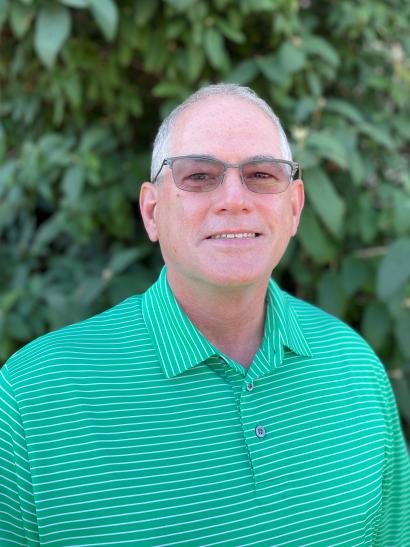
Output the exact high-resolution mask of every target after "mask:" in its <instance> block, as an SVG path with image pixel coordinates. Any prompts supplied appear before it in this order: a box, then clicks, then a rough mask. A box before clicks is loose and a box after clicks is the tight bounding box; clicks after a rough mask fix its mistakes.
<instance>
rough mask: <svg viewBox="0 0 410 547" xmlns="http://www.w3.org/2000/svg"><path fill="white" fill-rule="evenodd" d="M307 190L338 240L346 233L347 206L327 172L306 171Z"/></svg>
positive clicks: (315, 169)
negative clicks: (344, 225) (345, 216)
mask: <svg viewBox="0 0 410 547" xmlns="http://www.w3.org/2000/svg"><path fill="white" fill-rule="evenodd" d="M304 180H305V190H306V194H307V196H308V198H309V201H310V203H311V204H312V206H313V208H314V209H315V211H316V212H317V214H318V215H319V217H320V218H321V219H322V221H323V223H324V224H325V225H326V227H327V228H328V229H329V231H330V232H331V233H332V234H333V235H334V236H335V237H337V238H338V239H340V238H341V237H342V234H343V232H344V229H343V220H344V215H345V210H346V206H345V203H344V201H343V200H342V199H341V197H340V196H339V194H338V193H337V192H336V190H335V189H334V187H333V185H332V183H331V182H330V180H329V178H328V177H327V175H326V174H325V172H324V171H323V170H322V169H320V168H319V167H314V168H313V169H309V170H307V171H306V173H305V176H304Z"/></svg>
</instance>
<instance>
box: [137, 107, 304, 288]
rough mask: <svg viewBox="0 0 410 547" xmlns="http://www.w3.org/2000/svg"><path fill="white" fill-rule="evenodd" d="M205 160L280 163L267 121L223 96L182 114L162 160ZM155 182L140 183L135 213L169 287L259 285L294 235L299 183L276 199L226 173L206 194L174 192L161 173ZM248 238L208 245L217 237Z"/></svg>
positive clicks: (300, 190)
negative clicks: (158, 255) (260, 159)
mask: <svg viewBox="0 0 410 547" xmlns="http://www.w3.org/2000/svg"><path fill="white" fill-rule="evenodd" d="M183 155H207V156H213V157H215V158H217V159H220V160H222V161H224V162H226V163H240V162H242V161H244V160H247V159H249V158H252V157H255V156H273V157H276V158H282V157H283V153H282V152H281V148H280V141H279V135H278V132H277V129H276V127H275V126H274V124H273V122H272V120H271V119H270V118H269V117H268V116H267V115H266V114H265V113H264V112H263V111H262V110H260V109H259V108H258V107H257V106H256V105H254V104H253V103H251V102H249V101H247V100H245V99H243V98H240V97H232V96H231V97H229V96H214V97H208V98H206V99H204V100H202V101H200V102H198V103H197V104H194V105H192V106H190V107H189V108H187V109H186V110H185V111H184V112H183V113H182V114H180V116H179V117H178V118H177V121H176V124H175V126H174V128H173V130H172V134H171V138H170V146H169V150H168V156H169V157H171V156H183ZM161 173H162V179H161V182H160V183H159V184H157V185H155V186H154V185H152V184H151V183H145V184H144V185H143V187H142V190H141V211H142V216H143V219H144V224H145V227H146V229H147V232H148V235H149V237H150V239H151V240H152V241H159V244H160V247H161V251H162V255H163V258H164V261H165V263H166V265H167V267H168V279H169V281H170V283H171V286H175V287H176V286H178V287H179V288H183V287H188V286H189V287H190V288H198V289H201V287H202V288H205V287H204V286H205V285H206V286H208V288H209V287H210V286H212V287H213V288H224V289H225V290H226V289H227V288H228V287H230V288H232V289H233V288H241V287H243V288H245V287H250V286H252V285H253V286H260V285H261V284H266V283H267V281H268V279H269V277H270V275H271V272H272V270H273V269H274V267H275V266H276V265H277V264H278V262H279V260H280V259H281V257H282V255H283V253H284V252H285V250H286V247H287V245H288V242H289V239H290V237H291V236H293V235H294V234H295V233H296V230H297V226H298V223H299V217H300V213H301V210H302V207H303V183H302V181H300V180H298V181H295V182H293V183H292V184H291V185H290V186H289V187H288V189H287V190H286V191H285V192H283V193H281V194H257V193H254V192H251V191H250V190H248V189H247V188H246V186H245V185H243V184H242V182H241V178H240V173H239V171H238V169H234V168H228V169H227V171H226V173H225V179H224V182H223V184H222V185H220V186H218V187H217V188H216V189H215V190H213V191H211V192H204V193H194V192H187V191H184V190H180V189H178V188H177V187H176V186H175V184H174V182H173V179H172V173H171V169H170V167H168V166H164V167H163V170H162V172H161ZM239 233H242V234H257V236H256V237H242V238H215V236H216V235H218V234H239Z"/></svg>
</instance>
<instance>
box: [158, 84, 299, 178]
mask: <svg viewBox="0 0 410 547" xmlns="http://www.w3.org/2000/svg"><path fill="white" fill-rule="evenodd" d="M218 95H223V96H232V97H242V98H243V99H245V100H247V101H249V102H251V103H253V104H255V105H256V106H258V107H259V108H260V109H261V110H262V111H263V112H265V113H266V114H267V115H268V116H269V117H270V118H271V119H272V123H273V124H274V125H275V127H276V128H277V130H278V133H279V137H280V143H281V149H282V156H281V157H282V158H283V159H285V160H289V161H292V152H291V149H290V146H289V143H288V139H287V137H286V134H285V132H284V130H283V127H282V124H281V122H280V120H279V118H278V117H277V116H276V114H275V113H274V112H273V110H272V109H271V107H270V106H269V105H268V103H267V102H266V101H264V100H263V99H262V98H261V97H259V96H258V95H257V94H256V93H255V92H254V91H253V90H252V89H250V88H249V87H244V86H240V85H237V84H215V85H208V86H206V87H201V88H200V89H198V91H196V92H195V93H193V94H192V95H190V96H189V97H188V98H187V99H185V101H184V102H183V103H181V104H180V105H178V106H177V107H176V108H174V110H172V112H171V113H170V114H169V115H168V116H167V117H166V118H165V119H164V121H163V122H162V123H161V125H160V127H159V129H158V132H157V135H156V137H155V140H154V146H153V150H152V159H151V180H152V181H153V180H154V177H155V175H156V174H157V173H158V171H159V170H160V168H161V164H162V162H163V160H164V159H165V158H166V157H167V156H169V144H170V136H171V133H172V130H173V128H174V125H175V122H176V120H177V118H178V116H179V115H180V114H181V113H182V112H183V111H184V110H185V109H187V108H188V107H190V106H192V105H194V104H195V103H197V102H199V101H202V100H204V99H206V98H208V97H213V96H218Z"/></svg>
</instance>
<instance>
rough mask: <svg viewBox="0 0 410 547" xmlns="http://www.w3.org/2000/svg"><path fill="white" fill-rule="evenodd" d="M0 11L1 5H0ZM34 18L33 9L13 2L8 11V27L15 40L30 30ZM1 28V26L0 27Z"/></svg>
mask: <svg viewBox="0 0 410 547" xmlns="http://www.w3.org/2000/svg"><path fill="white" fill-rule="evenodd" d="M0 9H1V5H0ZM33 16H34V7H33V6H26V5H25V4H21V3H20V2H13V3H12V4H11V9H10V26H11V29H12V31H13V34H14V36H15V37H16V38H22V37H23V36H24V35H25V34H26V32H27V31H28V29H29V28H30V25H31V21H32V20H33ZM0 19H1V15H0ZM0 26H1V25H0Z"/></svg>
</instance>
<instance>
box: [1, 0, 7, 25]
mask: <svg viewBox="0 0 410 547" xmlns="http://www.w3.org/2000/svg"><path fill="white" fill-rule="evenodd" d="M8 11H9V0H0V30H1V29H2V27H3V25H4V23H5V22H6V21H7V17H8V15H9V14H8Z"/></svg>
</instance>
